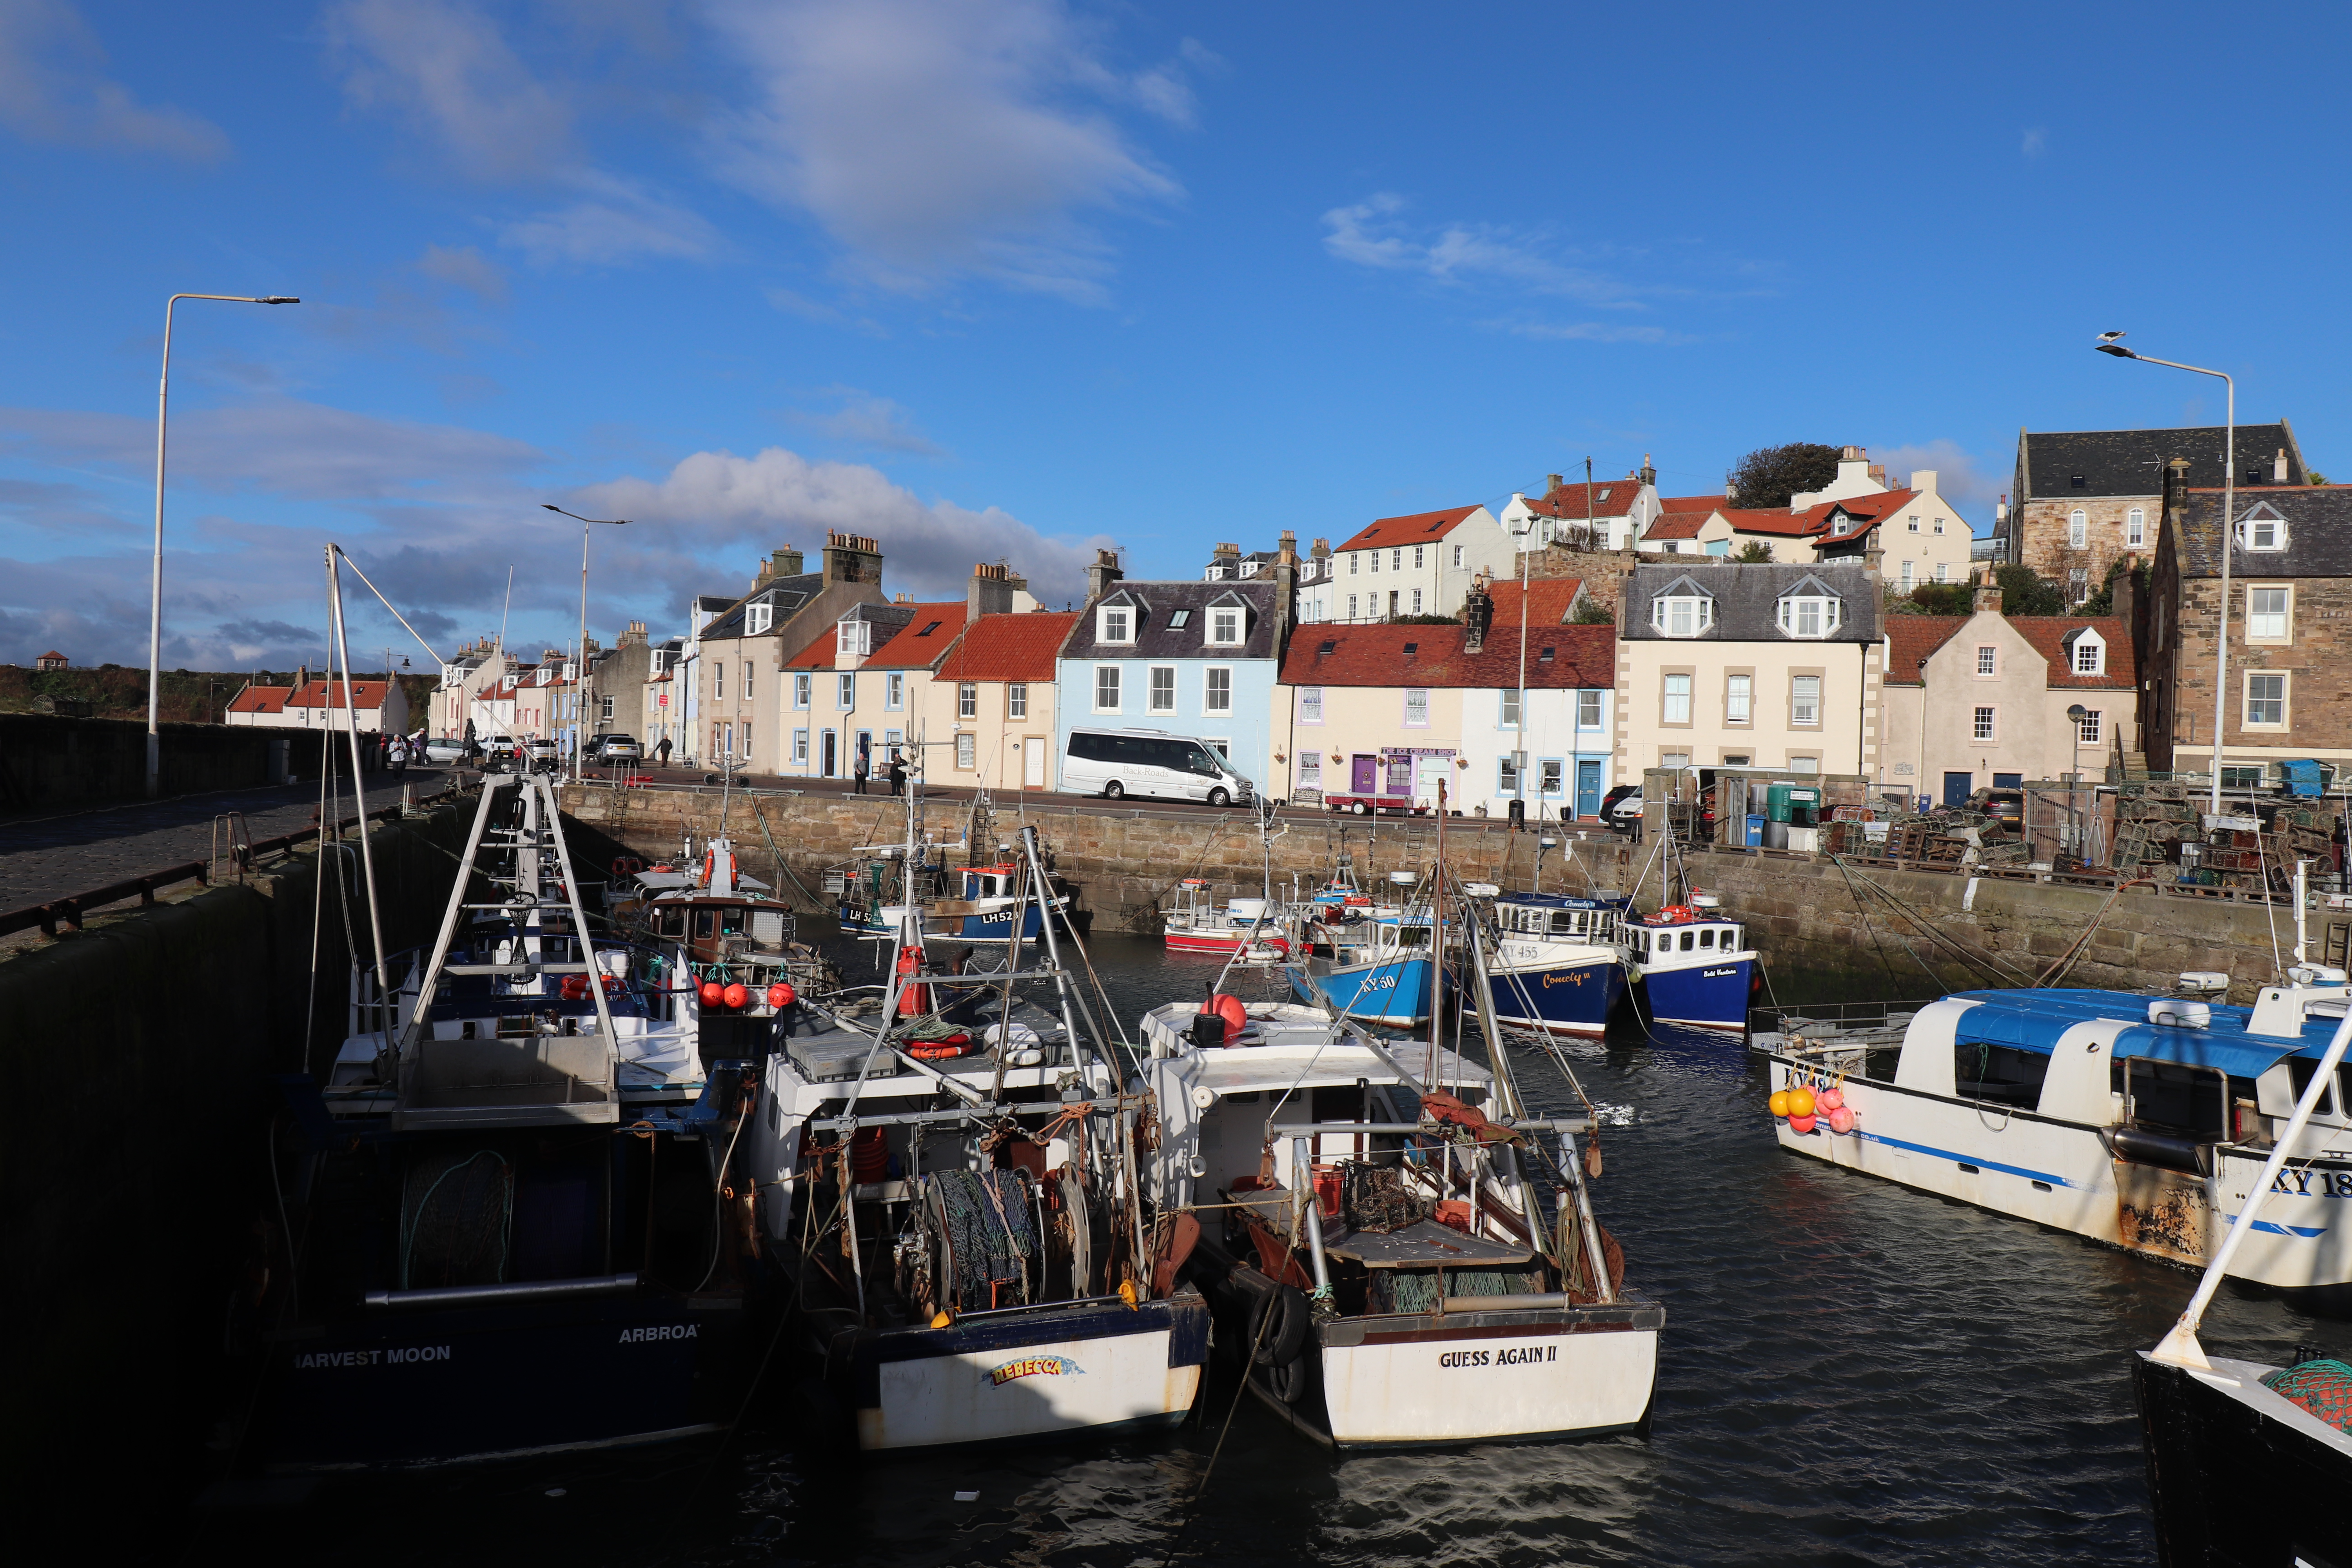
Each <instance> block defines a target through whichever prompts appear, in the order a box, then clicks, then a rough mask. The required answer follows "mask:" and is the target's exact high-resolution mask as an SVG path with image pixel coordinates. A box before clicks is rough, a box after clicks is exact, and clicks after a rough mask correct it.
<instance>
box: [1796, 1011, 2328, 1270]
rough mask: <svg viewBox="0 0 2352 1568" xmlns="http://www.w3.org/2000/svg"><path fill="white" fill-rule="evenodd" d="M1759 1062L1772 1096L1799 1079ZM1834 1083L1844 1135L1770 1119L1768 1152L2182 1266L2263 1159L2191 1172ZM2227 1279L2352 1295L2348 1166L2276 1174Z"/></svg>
mask: <svg viewBox="0 0 2352 1568" xmlns="http://www.w3.org/2000/svg"><path fill="white" fill-rule="evenodd" d="M1770 1061H1771V1087H1772V1088H1773V1089H1785V1088H1788V1087H1789V1086H1790V1083H1791V1081H1792V1080H1794V1081H1804V1080H1806V1079H1807V1078H1808V1074H1807V1073H1805V1072H1802V1071H1798V1070H1796V1069H1798V1068H1800V1067H1801V1064H1798V1063H1796V1062H1793V1061H1791V1060H1790V1058H1785V1057H1780V1056H1775V1057H1772V1058H1770ZM1839 1087H1840V1088H1841V1089H1842V1090H1843V1093H1844V1095H1845V1102H1846V1104H1847V1105H1848V1106H1850V1107H1852V1108H1853V1112H1854V1119H1855V1125H1854V1130H1853V1132H1851V1133H1847V1134H1838V1133H1833V1132H1832V1131H1830V1130H1829V1127H1828V1124H1827V1123H1826V1122H1816V1124H1815V1126H1814V1129H1813V1131H1811V1132H1797V1131H1792V1130H1791V1129H1790V1125H1789V1123H1788V1121H1785V1120H1780V1121H1775V1122H1774V1124H1773V1125H1774V1129H1775V1136H1776V1137H1777V1138H1778V1139H1779V1141H1780V1146H1781V1147H1782V1148H1784V1149H1787V1150H1790V1151H1791V1152H1795V1153H1799V1154H1804V1155H1808V1156H1810V1157H1811V1158H1813V1159H1816V1160H1823V1161H1827V1162H1828V1163H1831V1164H1833V1165H1840V1166H1843V1167H1845V1168H1847V1169H1849V1170H1855V1171H1860V1172H1862V1173H1864V1174H1865V1175H1872V1176H1878V1177H1882V1178H1884V1179H1885V1180H1887V1181H1890V1182H1899V1183H1901V1184H1903V1185H1905V1186H1906V1187H1916V1188H1917V1189H1918V1190H1919V1191H1921V1192H1926V1193H1934V1194H1937V1195H1938V1196H1940V1197H1947V1198H1956V1199H1958V1201H1960V1202H1961V1203H1965V1204H1972V1205H1976V1206H1977V1207H1979V1208H1985V1209H1990V1210H1992V1211H1993V1212H1995V1213H1996V1214H2006V1215H2015V1216H2016V1217H2017V1218H2019V1219H2029V1220H2032V1221H2033V1222H2034V1223H2035V1224H2037V1225H2046V1226H2051V1227H2052V1228H2053V1229H2056V1230H2064V1231H2071V1232H2073V1233H2074V1234H2075V1235H2077V1236H2084V1237H2090V1238H2091V1239H2093V1240H2095V1241H2103V1242H2105V1243H2106V1244H2107V1245H2109V1246H2111V1247H2122V1248H2123V1249H2125V1250H2126V1251H2128V1252H2136V1253H2138V1254H2140V1255H2141V1256H2143V1257H2147V1258H2161V1259H2163V1260H2164V1261H2166V1262H2168V1263H2177V1264H2180V1265H2182V1266H2184V1267H2186V1268H2204V1267H2205V1265H2206V1263H2207V1262H2208V1261H2209V1260H2210V1258H2211V1257H2212V1254H2213V1252H2214V1250H2215V1249H2217V1248H2219V1247H2220V1246H2221V1237H2223V1235H2224V1234H2225V1233H2226V1232H2227V1231H2228V1229H2229V1227H2230V1224H2231V1221H2232V1220H2234V1219H2236V1218H2237V1215H2238V1211H2239V1209H2240V1207H2241V1206H2242V1205H2243V1204H2244V1203H2245V1201H2246V1198H2247V1195H2248V1194H2249V1193H2250V1192H2251V1190H2252V1186H2253V1184H2254V1183H2255V1182H2256V1181H2257V1180H2258V1179H2259V1178H2260V1175H2261V1173H2262V1169H2263V1163H2264V1162H2265V1161H2266V1160H2267V1159H2268V1158H2269V1156H2270V1151H2269V1150H2268V1149H2258V1148H2252V1147H2246V1146H2241V1145H2235V1144H2221V1145H2211V1146H2209V1147H2210V1158H2211V1162H2212V1168H2213V1173H2212V1175H2210V1176H2200V1175H2196V1174H2192V1173H2186V1172H2180V1171H2171V1170H2166V1169H2162V1168H2159V1167H2158V1166H2155V1165H2150V1164H2145V1163H2136V1162H2132V1161H2127V1160H2120V1159H2117V1158H2116V1157H2115V1156H2114V1154H2113V1153H2112V1152H2110V1148H2109V1145H2108V1142H2107V1140H2106V1139H2105V1138H2104V1137H2103V1136H2102V1135H2101V1134H2102V1132H2103V1131H2105V1130H2103V1129H2101V1128H2097V1127H2093V1126H2090V1125H2087V1124H2085V1123H2083V1122H2076V1121H2061V1120H2058V1119H2056V1118H2053V1117H2043V1116H2038V1115H2034V1114H2032V1113H2031V1112H2027V1111H2022V1110H2008V1109H2006V1108H2004V1107H2000V1106H1997V1105H1989V1104H1979V1102H1977V1101H1975V1100H1960V1099H1948V1098H1946V1097H1944V1096H1942V1095H1937V1094H1930V1093H1927V1092H1925V1091H1922V1090H1918V1089H1898V1088H1896V1087H1895V1085H1893V1084H1888V1083H1882V1082H1879V1081H1877V1080H1874V1079H1860V1078H1846V1079H1842V1080H1841V1081H1840V1086H1839ZM2230 1277H2231V1279H2243V1280H2247V1281H2250V1282H2252V1283H2254V1284H2258V1285H2267V1286H2272V1287H2274V1288H2277V1289H2286V1290H2304V1289H2321V1290H2328V1291H2338V1290H2342V1289H2345V1288H2347V1286H2352V1162H2344V1161H2331V1160H2316V1161H2312V1162H2309V1163H2308V1164H2307V1165H2306V1164H2303V1163H2298V1167H2297V1168H2291V1169H2289V1170H2287V1171H2285V1172H2284V1173H2282V1174H2281V1176H2280V1185H2279V1186H2278V1187H2274V1188H2273V1190H2272V1191H2271V1193H2270V1194H2269V1195H2268V1196H2267V1198H2266V1199H2265V1200H2264V1202H2263V1209H2262V1214H2261V1215H2260V1217H2258V1218H2257V1219H2256V1220H2255V1222H2254V1224H2253V1226H2252V1228H2251V1229H2250V1230H2249V1231H2248V1233H2247V1235H2246V1239H2245V1240H2244V1241H2243V1242H2242V1243H2241V1244H2240V1247H2239V1250H2238V1253H2237V1256H2236V1257H2234V1258H2231V1268H2230Z"/></svg>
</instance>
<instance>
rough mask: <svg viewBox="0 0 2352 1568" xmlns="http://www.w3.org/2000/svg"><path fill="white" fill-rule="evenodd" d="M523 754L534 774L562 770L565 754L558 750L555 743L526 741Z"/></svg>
mask: <svg viewBox="0 0 2352 1568" xmlns="http://www.w3.org/2000/svg"><path fill="white" fill-rule="evenodd" d="M522 754H523V759H524V761H526V762H527V763H530V768H531V770H532V771H533V772H534V773H559V772H561V771H562V767H563V754H562V752H559V751H558V750H557V749H556V745H555V742H553V741H525V742H523V743H522Z"/></svg>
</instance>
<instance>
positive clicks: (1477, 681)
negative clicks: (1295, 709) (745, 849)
mask: <svg viewBox="0 0 2352 1568" xmlns="http://www.w3.org/2000/svg"><path fill="white" fill-rule="evenodd" d="M1514 609H1515V611H1516V605H1515V606H1514ZM1467 635H1468V634H1467V632H1466V631H1465V628H1463V627H1461V626H1393V625H1379V626H1356V625H1352V624H1349V625H1326V626H1300V627H1299V628H1298V629H1297V631H1296V632H1294V633H1292V634H1291V638H1290V654H1289V657H1287V658H1285V659H1284V660H1283V661H1282V682H1283V684H1284V685H1286V686H1375V687H1379V686H1393V687H1406V686H1444V687H1469V688H1474V689H1481V690H1499V689H1502V688H1505V687H1517V684H1518V680H1519V625H1518V621H1517V617H1516V615H1515V616H1514V618H1513V619H1512V621H1511V623H1510V624H1509V626H1505V625H1504V624H1503V619H1502V616H1500V615H1497V616H1496V618H1495V625H1494V626H1493V628H1492V629H1491V630H1489V631H1488V632H1487V634H1486V646H1485V647H1483V648H1481V649H1480V650H1479V651H1478V652H1476V653H1475V654H1473V653H1466V652H1465V651H1464V650H1463V641H1464V639H1465V637H1467ZM1326 648H1328V649H1329V650H1330V651H1329V652H1328V653H1327V652H1325V651H1324V650H1325V649H1326ZM1527 676H1528V687H1529V688H1530V689H1538V688H1540V689H1546V690H1555V689H1570V690H1574V689H1585V688H1600V687H1613V686H1615V685H1616V684H1617V629H1616V628H1615V627H1614V626H1558V625H1551V626H1546V625H1542V624H1540V623H1538V622H1536V621H1535V620H1533V619H1532V618H1531V619H1530V620H1529V622H1528V663H1527Z"/></svg>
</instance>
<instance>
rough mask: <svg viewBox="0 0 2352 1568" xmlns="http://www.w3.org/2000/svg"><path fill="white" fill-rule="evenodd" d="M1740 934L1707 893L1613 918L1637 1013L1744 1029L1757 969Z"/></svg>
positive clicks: (1664, 1019) (1661, 1020) (1666, 1020)
mask: <svg viewBox="0 0 2352 1568" xmlns="http://www.w3.org/2000/svg"><path fill="white" fill-rule="evenodd" d="M1745 935H1746V931H1744V930H1743V928H1742V926H1741V923H1740V922H1739V921H1735V920H1727V919H1725V918H1724V917H1723V916H1722V914H1721V913H1720V912H1719V906H1718V903H1717V900H1715V899H1713V898H1711V897H1709V896H1707V895H1706V894H1693V895H1692V897H1691V901H1690V902H1689V903H1687V904H1671V905H1668V906H1667V907H1666V908H1664V909H1662V910H1659V911H1658V912H1657V913H1655V914H1654V915H1648V916H1645V917H1643V918H1642V919H1639V920H1629V921H1623V922H1622V924H1620V926H1619V927H1618V943H1619V946H1620V947H1621V948H1622V951H1623V952H1624V958H1625V968H1626V971H1627V973H1629V974H1630V975H1631V976H1632V979H1633V985H1634V987H1635V989H1636V990H1637V991H1639V993H1640V1001H1639V1005H1640V1007H1641V1009H1642V1012H1643V1016H1646V1017H1647V1018H1648V1019H1649V1020H1650V1021H1651V1022H1652V1023H1656V1024H1687V1025H1690V1026H1695V1027H1697V1028H1701V1029H1737V1030H1740V1031H1743V1032H1744V1031H1745V1030H1746V1029H1747V1027H1748V1002H1749V1000H1750V999H1751V995H1752V993H1753V991H1754V989H1755V986H1756V976H1757V973H1758V971H1757V967H1756V966H1757V962H1758V961H1757V957H1756V954H1755V952H1753V951H1752V950H1751V949H1749V948H1748V946H1747V944H1746V943H1745V942H1743V941H1742V940H1741V939H1742V938H1743V937H1744V936H1745Z"/></svg>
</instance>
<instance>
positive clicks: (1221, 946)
mask: <svg viewBox="0 0 2352 1568" xmlns="http://www.w3.org/2000/svg"><path fill="white" fill-rule="evenodd" d="M1165 940H1166V942H1167V944H1168V951H1169V952H1240V951H1241V950H1242V949H1243V948H1244V947H1246V946H1250V945H1252V942H1251V938H1250V935H1249V930H1248V928H1247V927H1245V926H1244V927H1242V928H1240V929H1238V930H1223V929H1218V928H1210V929H1208V930H1205V931H1194V930H1191V929H1189V928H1179V927H1176V926H1171V927H1169V928H1168V930H1167V931H1166V933H1165ZM1255 945H1256V946H1258V947H1264V948H1270V949H1272V950H1273V951H1275V952H1289V951H1290V942H1289V941H1288V939H1286V938H1284V937H1279V936H1276V935H1274V934H1273V933H1272V932H1271V931H1261V932H1260V933H1259V934H1258V936H1257V938H1256V940H1255Z"/></svg>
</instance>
